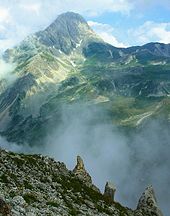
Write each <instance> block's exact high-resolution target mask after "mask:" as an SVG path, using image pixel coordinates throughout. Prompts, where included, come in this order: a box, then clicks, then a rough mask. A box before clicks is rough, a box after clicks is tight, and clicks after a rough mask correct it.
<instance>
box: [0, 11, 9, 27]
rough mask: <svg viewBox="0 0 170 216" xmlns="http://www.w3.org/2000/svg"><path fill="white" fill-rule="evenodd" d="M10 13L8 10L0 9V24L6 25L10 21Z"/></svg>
mask: <svg viewBox="0 0 170 216" xmlns="http://www.w3.org/2000/svg"><path fill="white" fill-rule="evenodd" d="M10 19H11V17H10V11H9V9H8V8H5V7H0V23H3V22H5V23H8V22H9V21H10Z"/></svg>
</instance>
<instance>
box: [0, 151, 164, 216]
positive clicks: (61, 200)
mask: <svg viewBox="0 0 170 216" xmlns="http://www.w3.org/2000/svg"><path fill="white" fill-rule="evenodd" d="M0 156H1V157H0V165H1V172H0V189H1V190H0V191H1V192H0V215H2V216H7V215H8V216H10V215H23V216H24V215H26V216H28V215H30V214H31V215H48V214H50V215H77V216H78V215H87V214H88V215H89V216H93V215H98V216H107V215H112V216H123V215H124V216H125V215H127V216H146V215H147V216H153V215H155V216H162V213H161V211H160V210H159V208H158V206H157V202H156V198H155V195H154V191H153V188H152V187H148V188H147V189H146V190H145V192H144V193H143V195H142V196H141V198H140V200H139V204H138V206H137V208H136V210H132V209H129V208H127V207H123V206H122V205H121V204H120V203H118V202H116V201H114V200H113V199H112V196H110V192H111V190H113V188H112V186H110V184H108V183H107V184H106V186H107V191H106V192H105V194H102V193H101V192H100V190H99V189H98V188H97V187H96V186H94V185H93V184H92V181H91V177H90V175H89V174H88V173H87V171H86V170H85V168H84V164H83V160H82V159H81V158H80V156H78V158H77V165H76V167H75V169H74V170H73V171H70V170H68V169H67V168H66V165H65V164H64V163H61V162H56V161H55V160H54V159H52V158H49V157H47V156H42V155H24V154H16V153H13V152H8V151H5V150H2V149H0ZM20 175H22V177H21V176H20Z"/></svg>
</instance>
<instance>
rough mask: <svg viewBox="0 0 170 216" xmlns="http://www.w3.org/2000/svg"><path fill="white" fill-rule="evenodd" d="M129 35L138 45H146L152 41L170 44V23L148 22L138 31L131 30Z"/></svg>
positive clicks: (137, 29)
mask: <svg viewBox="0 0 170 216" xmlns="http://www.w3.org/2000/svg"><path fill="white" fill-rule="evenodd" d="M129 35H130V36H131V37H132V38H134V39H135V40H136V43H138V44H145V43H149V42H151V41H154V42H160V43H170V22H169V23H156V22H152V21H147V22H145V23H144V24H143V25H141V26H139V27H138V28H136V29H130V30H129Z"/></svg>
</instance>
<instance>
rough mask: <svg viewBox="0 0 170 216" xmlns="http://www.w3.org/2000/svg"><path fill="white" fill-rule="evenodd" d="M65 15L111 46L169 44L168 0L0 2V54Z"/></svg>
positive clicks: (169, 15)
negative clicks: (75, 18)
mask: <svg viewBox="0 0 170 216" xmlns="http://www.w3.org/2000/svg"><path fill="white" fill-rule="evenodd" d="M66 11H75V12H78V13H80V14H82V15H83V16H84V17H85V18H86V20H87V21H89V24H90V25H91V26H92V27H93V29H94V30H96V32H97V33H98V34H100V35H101V37H102V38H103V39H104V40H106V41H107V42H109V43H111V44H113V45H115V46H131V45H141V44H144V43H148V42H151V41H158V42H164V43H170V1H169V0H93V1H92V0H85V1H82V0H0V50H1V51H2V50H4V49H6V48H8V47H11V46H13V45H15V44H16V43H18V42H19V41H21V40H22V39H23V38H24V37H25V36H27V35H28V34H30V33H33V32H35V31H38V30H40V29H43V28H45V27H46V26H47V25H49V24H50V23H51V22H52V21H53V20H54V19H55V18H56V17H57V15H59V14H60V13H63V12H66Z"/></svg>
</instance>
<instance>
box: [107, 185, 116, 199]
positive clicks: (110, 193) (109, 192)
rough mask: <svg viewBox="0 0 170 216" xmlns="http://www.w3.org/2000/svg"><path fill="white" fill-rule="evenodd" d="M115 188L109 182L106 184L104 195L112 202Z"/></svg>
mask: <svg viewBox="0 0 170 216" xmlns="http://www.w3.org/2000/svg"><path fill="white" fill-rule="evenodd" d="M115 192H116V187H115V186H114V185H113V184H112V183H111V182H106V185H105V191H104V195H105V196H107V197H109V198H110V199H111V200H114V196H115Z"/></svg>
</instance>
